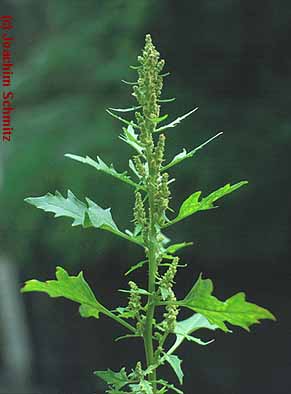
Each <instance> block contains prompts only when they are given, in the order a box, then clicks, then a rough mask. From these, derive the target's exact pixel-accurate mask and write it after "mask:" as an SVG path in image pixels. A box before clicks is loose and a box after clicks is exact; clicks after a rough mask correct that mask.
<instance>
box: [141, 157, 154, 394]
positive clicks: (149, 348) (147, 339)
mask: <svg viewBox="0 0 291 394" xmlns="http://www.w3.org/2000/svg"><path fill="white" fill-rule="evenodd" d="M150 154H151V152H150V151H149V150H147V161H148V165H149V185H148V198H149V210H150V217H149V219H150V221H149V244H148V261H149V272H148V292H149V293H150V295H149V296H148V304H147V313H146V323H145V332H144V347H145V354H146V361H147V367H150V366H152V365H153V364H154V348H153V319H154V314H155V307H156V305H155V290H156V286H155V276H156V270H157V259H156V248H157V232H156V227H155V204H154V193H153V189H154V188H153V185H152V183H151V182H153V179H154V175H155V174H154V169H153V168H152V166H151V165H150ZM156 380H157V379H156V371H155V370H154V371H153V372H152V373H151V374H150V375H149V381H150V382H152V387H153V394H156V392H157V385H156Z"/></svg>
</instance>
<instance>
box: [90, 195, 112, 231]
mask: <svg viewBox="0 0 291 394" xmlns="http://www.w3.org/2000/svg"><path fill="white" fill-rule="evenodd" d="M86 201H87V202H88V205H89V208H88V216H89V219H90V222H91V223H92V225H93V226H94V227H96V228H101V229H103V230H109V231H112V232H114V233H116V232H119V230H118V228H117V226H116V224H115V223H114V221H113V219H112V216H111V212H110V211H111V209H110V208H107V209H103V208H101V207H99V205H97V204H96V203H95V202H94V201H91V200H90V199H89V198H86Z"/></svg>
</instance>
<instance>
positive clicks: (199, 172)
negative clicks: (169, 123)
mask: <svg viewBox="0 0 291 394" xmlns="http://www.w3.org/2000/svg"><path fill="white" fill-rule="evenodd" d="M0 11H1V12H0V13H1V14H11V15H13V16H14V17H15V20H16V31H15V36H16V45H15V47H14V56H15V59H16V64H17V65H16V67H15V69H14V72H15V77H14V85H13V86H14V92H15V96H16V101H15V105H16V108H17V109H16V111H15V113H14V114H13V126H14V128H15V133H14V136H13V141H12V142H11V143H6V144H2V146H1V157H0V159H1V162H2V164H3V166H4V167H3V184H2V188H1V190H0V206H1V218H0V242H1V250H2V252H3V253H5V254H6V255H8V256H9V257H10V258H11V259H12V260H14V261H17V262H18V264H19V267H20V269H21V277H22V279H23V280H25V279H28V278H31V277H38V278H41V279H47V278H49V277H52V276H53V274H54V268H55V266H56V265H63V266H64V267H66V268H68V269H69V270H70V271H71V272H78V270H80V268H82V269H84V271H85V274H86V277H87V278H88V280H89V282H90V283H91V284H92V286H93V287H94V289H96V293H97V294H98V297H99V298H100V300H105V302H106V303H107V305H110V306H112V307H114V306H116V305H117V304H118V303H119V304H120V303H121V304H122V303H123V302H124V300H123V297H122V296H121V295H120V294H119V293H117V292H116V290H117V289H118V288H124V287H125V286H126V280H125V279H124V278H123V277H122V273H123V272H125V271H126V270H127V268H128V267H129V266H130V265H131V264H132V263H134V262H136V261H138V259H140V257H141V253H140V251H139V250H137V249H136V248H135V247H133V246H131V245H127V243H126V242H125V241H122V240H119V239H115V238H114V237H113V236H111V235H110V234H109V233H104V232H99V231H98V230H93V229H89V230H83V229H81V228H72V227H70V223H69V221H68V220H66V219H61V218H60V219H53V218H52V216H51V215H49V214H44V213H43V212H41V211H38V210H36V209H33V208H32V207H30V206H28V205H26V204H25V203H24V202H23V199H24V198H25V197H28V196H40V195H43V194H45V193H46V192H47V191H51V192H54V191H55V190H56V189H57V190H59V191H60V192H62V193H65V192H66V190H67V189H68V188H70V189H71V190H73V192H74V193H75V194H76V195H77V196H78V197H80V199H83V198H84V196H88V197H90V198H91V199H93V200H94V201H96V202H97V203H98V204H100V205H101V206H102V207H108V206H109V207H112V213H113V217H114V218H115V220H116V222H117V223H118V224H119V225H120V227H121V228H126V227H129V226H130V220H131V210H132V205H133V196H132V194H131V189H130V188H129V187H127V186H126V185H122V184H118V183H116V182H114V180H112V179H110V178H106V177H105V176H103V175H102V174H100V173H96V172H94V170H93V169H92V168H89V167H86V166H82V165H81V164H78V163H76V162H73V161H70V160H68V159H66V158H64V154H65V153H75V154H80V155H86V154H88V155H91V156H93V157H94V156H96V155H97V154H98V155H100V156H101V158H102V159H104V160H105V161H106V162H114V164H115V167H116V168H117V169H118V170H123V169H125V168H126V166H127V161H128V158H129V155H130V154H131V151H130V150H129V149H128V146H127V145H125V144H124V143H123V142H122V141H121V140H119V139H118V138H117V137H118V135H119V134H120V132H121V125H120V123H119V122H118V121H115V120H114V119H112V118H111V117H109V116H108V115H107V114H106V112H105V109H106V108H108V107H111V106H112V107H127V106H131V105H132V104H133V103H134V100H133V98H132V97H131V95H130V94H131V88H130V86H127V85H123V84H122V83H120V80H121V79H126V80H132V81H133V80H135V78H136V76H135V73H134V71H133V70H130V69H129V68H128V65H130V64H135V62H136V57H137V55H138V54H139V51H140V49H141V47H142V46H143V40H144V35H145V34H146V33H148V32H150V33H151V34H152V36H153V39H154V41H155V43H156V45H157V47H158V49H159V50H160V52H161V54H162V57H163V58H165V59H166V62H167V66H166V70H167V71H170V72H171V76H170V77H168V78H167V79H166V81H165V89H164V97H172V96H174V97H176V98H177V100H176V101H175V102H174V103H170V104H165V106H164V108H163V112H165V113H170V118H173V119H174V118H175V117H176V116H178V115H181V114H183V113H185V112H187V111H189V110H190V109H192V108H194V107H195V106H199V111H198V112H196V113H195V114H194V115H193V116H192V117H191V118H188V119H187V120H185V121H184V122H183V123H182V124H181V125H180V126H178V127H177V128H175V129H171V130H169V132H168V139H167V143H168V156H167V157H168V159H170V158H171V157H172V156H173V155H174V154H176V153H179V152H180V151H181V150H182V148H183V147H185V148H187V149H191V148H193V147H195V146H197V145H199V144H200V143H202V142H203V141H205V140H206V139H208V138H209V137H211V136H212V135H214V134H215V133H216V132H217V131H220V130H223V131H224V135H223V137H220V138H219V139H218V140H216V141H215V142H213V143H212V144H211V145H208V146H207V147H206V148H205V149H203V151H200V153H199V154H198V155H197V156H195V157H194V158H193V159H190V160H189V161H185V162H184V163H183V164H181V165H180V166H179V167H178V166H177V167H175V168H174V169H173V171H172V175H173V176H174V177H175V178H176V182H175V184H174V185H173V187H172V191H173V196H174V198H173V201H172V206H173V207H174V208H177V207H178V206H179V204H180V203H181V202H182V201H183V200H184V199H185V197H187V196H188V195H189V194H190V193H192V192H194V191H195V190H203V191H204V193H207V192H210V191H212V190H214V189H215V188H218V187H220V186H222V185H224V184H225V183H227V182H236V181H239V180H244V179H247V180H248V181H249V185H248V186H247V187H244V188H243V189H241V191H239V192H236V193H234V194H233V195H231V196H229V197H226V198H225V199H224V200H223V201H222V202H221V204H220V205H221V208H220V209H218V210H216V211H213V212H209V213H201V214H197V215H196V216H195V217H193V218H190V219H188V220H186V221H185V222H183V223H181V224H179V225H177V226H176V227H175V228H174V229H173V230H172V229H171V231H169V233H168V234H169V236H170V237H171V238H172V239H173V240H176V241H183V240H186V241H192V240H193V241H194V247H193V248H191V249H188V250H187V251H186V250H185V252H184V253H183V258H184V260H185V262H187V263H188V265H189V267H188V270H187V271H183V272H181V273H180V275H179V277H178V283H177V286H176V288H177V293H178V295H179V296H183V294H185V290H186V289H188V288H189V287H190V286H191V285H192V283H193V281H194V280H195V278H196V277H197V275H198V273H199V272H201V271H202V272H204V273H205V275H207V276H210V277H212V278H213V279H214V281H215V283H216V289H217V291H216V295H217V296H218V297H220V298H225V297H228V296H230V295H232V294H233V293H234V292H236V291H240V290H245V291H246V293H247V294H248V298H249V299H250V300H251V301H254V302H257V303H258V304H260V305H264V306H267V307H269V308H270V309H271V310H272V311H273V312H274V314H275V315H276V316H277V317H278V322H277V323H276V324H274V323H271V322H264V323H263V324H262V325H261V326H255V327H254V328H253V330H252V332H251V334H247V333H245V332H242V331H241V330H238V329H235V330H234V331H235V332H234V333H233V334H232V335H223V334H216V337H217V341H216V342H215V343H214V344H212V345H211V346H209V347H207V348H198V347H197V346H195V345H191V344H189V345H188V346H186V345H185V346H184V347H183V348H182V352H181V355H182V356H183V357H184V360H185V361H184V364H183V365H184V370H185V375H186V382H185V393H186V394H188V393H189V394H192V393H193V394H194V393H204V394H208V393H209V394H212V393H215V394H220V393H223V394H242V393H246V392H248V393H264V394H287V393H289V392H290V388H291V382H290V372H291V371H290V355H289V354H288V345H289V347H290V332H289V335H287V331H288V330H289V331H290V329H289V328H288V327H290V318H289V317H288V315H289V316H290V313H289V310H290V307H289V305H288V303H289V301H290V297H289V288H290V275H291V271H290V259H289V255H290V250H289V239H290V228H289V227H288V216H289V213H290V197H289V196H290V191H291V184H290V180H289V179H288V178H289V156H290V141H291V138H290V126H291V112H290V92H291V56H290V37H291V5H290V2H289V1H287V0H280V1H276V2H275V1H264V2H260V1H258V0H257V1H254V0H253V1H251V0H241V1H239V0H232V1H229V0H228V1H227V0H221V1H214V0H203V1H202V0H195V1H189V0H188V1H186V0H180V1H174V0H169V1H166V0H159V1H145V0H135V1H133V0H127V1H125V0H123V1H122V0H107V1H106V0H98V1H97V0H84V1H81V0H79V1H75V0H74V1H68V0H50V1H43V2H40V1H39V2H36V1H32V0H27V1H23V2H21V1H19V2H17V1H3V0H2V1H0ZM144 276H145V275H144V272H140V273H138V274H137V275H136V279H137V280H140V281H142V280H144V279H142V278H143V277H144ZM25 302H26V306H27V313H28V317H29V324H30V329H31V333H32V338H33V351H34V356H35V359H34V367H35V368H34V371H35V372H34V376H33V377H32V378H33V380H34V381H35V382H37V383H39V384H41V385H46V386H49V387H51V388H52V392H53V393H60V392H62V393H64V392H70V393H72V392H73V393H82V394H89V393H92V392H96V390H97V392H98V393H102V392H104V388H103V387H102V385H100V383H99V382H97V381H96V379H95V378H94V377H92V376H91V371H92V370H94V369H105V368H107V367H111V368H112V369H117V368H120V367H121V366H122V365H123V364H122V363H124V362H125V363H126V364H127V365H131V364H133V363H134V361H135V360H136V358H137V357H138V352H140V351H142V348H141V347H140V344H139V343H133V344H131V345H130V344H128V343H125V342H123V343H122V342H120V343H118V344H114V343H113V341H112V336H114V335H115V336H118V335H119V333H120V332H121V331H120V330H119V327H117V326H116V325H115V324H114V323H112V322H110V321H109V322H108V321H107V320H105V319H102V320H99V321H93V319H89V320H84V319H83V320H82V319H81V318H80V317H79V316H78V313H77V308H76V306H75V305H71V304H69V303H68V302H65V301H62V300H58V301H56V300H51V299H49V298H47V297H46V296H44V295H26V296H25ZM52 317H54V318H53V319H52Z"/></svg>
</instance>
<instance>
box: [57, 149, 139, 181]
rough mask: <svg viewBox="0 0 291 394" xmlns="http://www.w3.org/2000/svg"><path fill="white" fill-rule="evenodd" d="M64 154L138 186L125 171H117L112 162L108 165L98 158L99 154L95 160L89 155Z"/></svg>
mask: <svg viewBox="0 0 291 394" xmlns="http://www.w3.org/2000/svg"><path fill="white" fill-rule="evenodd" d="M65 156H66V157H68V158H70V159H73V160H76V161H79V162H80V163H84V164H88V165H90V166H92V167H94V168H96V170H98V171H101V172H103V173H105V174H107V175H111V176H113V177H114V178H116V179H118V180H120V181H121V182H124V183H127V184H129V185H131V186H133V187H137V188H140V186H139V185H138V184H137V183H135V182H134V181H133V180H132V179H130V177H129V176H128V175H127V172H126V171H125V172H117V171H116V170H115V168H114V167H113V165H112V164H111V165H110V166H108V165H107V164H106V163H104V161H103V160H101V159H100V157H99V156H97V161H95V160H93V159H91V157H89V156H86V157H82V156H78V155H72V154H70V153H67V154H65Z"/></svg>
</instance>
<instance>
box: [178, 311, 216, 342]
mask: <svg viewBox="0 0 291 394" xmlns="http://www.w3.org/2000/svg"><path fill="white" fill-rule="evenodd" d="M202 328H206V329H208V330H216V329H217V328H218V326H217V325H215V324H211V323H209V321H208V320H207V319H206V318H205V317H204V316H203V315H201V314H200V313H194V315H192V316H190V317H189V318H187V319H185V320H180V321H177V323H176V327H175V334H176V342H175V343H174V345H173V347H174V348H175V349H176V348H177V347H178V346H180V345H181V343H182V342H183V341H184V340H185V339H187V340H188V341H192V342H196V343H198V344H199V345H203V346H205V345H208V344H209V343H211V342H213V340H211V341H208V342H204V341H202V340H201V339H199V338H195V337H193V336H192V335H190V334H192V333H193V332H195V331H197V330H199V329H202Z"/></svg>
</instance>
